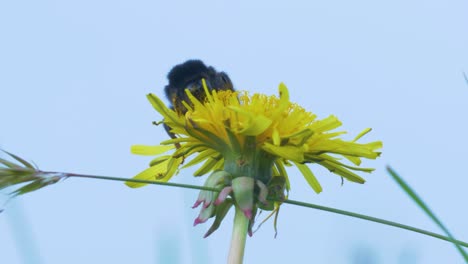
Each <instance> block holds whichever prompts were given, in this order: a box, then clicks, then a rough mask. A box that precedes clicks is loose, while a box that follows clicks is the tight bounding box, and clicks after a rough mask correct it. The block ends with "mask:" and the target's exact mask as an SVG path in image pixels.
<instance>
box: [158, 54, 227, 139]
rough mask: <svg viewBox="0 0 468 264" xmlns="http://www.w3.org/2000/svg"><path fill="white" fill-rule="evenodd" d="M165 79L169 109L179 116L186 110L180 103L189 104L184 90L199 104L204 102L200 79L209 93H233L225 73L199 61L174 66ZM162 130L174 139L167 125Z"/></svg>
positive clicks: (189, 61) (204, 97)
mask: <svg viewBox="0 0 468 264" xmlns="http://www.w3.org/2000/svg"><path fill="white" fill-rule="evenodd" d="M167 79H168V81H169V84H168V85H166V87H164V93H165V94H166V97H167V99H168V100H169V101H170V102H171V105H170V108H171V109H173V110H175V111H176V112H177V113H178V114H179V115H184V114H185V113H186V112H187V108H186V107H185V106H184V105H183V104H182V101H185V102H187V103H190V101H189V99H188V96H187V94H186V93H185V89H188V90H189V91H190V92H191V93H192V95H193V96H195V97H196V98H197V99H198V100H200V101H201V102H204V101H205V99H206V95H205V91H204V89H203V84H202V79H205V82H206V86H207V88H208V90H209V91H210V92H211V91H213V90H216V91H220V90H231V91H234V86H233V84H232V82H231V79H229V76H228V75H227V74H226V73H225V72H218V71H216V70H215V68H213V67H211V66H206V65H205V64H204V63H203V62H202V61H201V60H188V61H186V62H184V63H182V64H178V65H176V66H174V67H173V68H172V70H171V71H169V73H168V74H167ZM164 128H165V129H166V131H167V133H168V134H169V136H170V137H171V138H176V136H175V135H174V134H173V133H171V132H170V128H169V127H168V126H167V125H164Z"/></svg>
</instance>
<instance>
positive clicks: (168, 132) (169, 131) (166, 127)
mask: <svg viewBox="0 0 468 264" xmlns="http://www.w3.org/2000/svg"><path fill="white" fill-rule="evenodd" d="M164 129H165V130H166V132H167V134H168V135H169V136H170V137H171V138H172V139H176V138H177V136H176V135H175V134H174V133H172V132H171V128H170V127H169V126H168V125H166V124H164ZM174 145H175V146H176V149H179V148H180V143H175V144H174Z"/></svg>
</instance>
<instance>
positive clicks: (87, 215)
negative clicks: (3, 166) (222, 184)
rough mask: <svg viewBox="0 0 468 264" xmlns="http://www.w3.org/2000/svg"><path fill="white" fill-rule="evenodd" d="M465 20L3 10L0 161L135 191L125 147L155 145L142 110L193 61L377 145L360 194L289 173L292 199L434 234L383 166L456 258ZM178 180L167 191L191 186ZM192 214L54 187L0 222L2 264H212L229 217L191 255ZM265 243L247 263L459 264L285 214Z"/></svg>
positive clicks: (377, 9) (287, 11)
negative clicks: (403, 183) (425, 208)
mask: <svg viewBox="0 0 468 264" xmlns="http://www.w3.org/2000/svg"><path fill="white" fill-rule="evenodd" d="M467 8H468V3H467V2H466V1H450V0H448V1H378V2H376V1H326V2H323V1H322V2H318V1H316V2H311V1H303V2H300V1H296V2H290V3H283V1H256V2H253V1H237V2H235V3H233V2H228V1H194V2H188V1H187V2H183V1H172V2H168V1H164V2H163V1H161V2H159V1H2V2H0V36H1V41H0V89H1V99H2V100H1V104H0V113H1V114H2V121H1V122H2V126H1V129H0V147H1V148H3V149H6V150H8V151H11V152H14V153H17V154H19V155H21V156H23V157H25V158H27V159H29V160H33V161H34V162H35V163H36V164H38V165H39V166H40V167H41V168H42V169H44V170H55V171H73V172H77V173H87V174H98V175H111V176H120V177H131V176H133V175H134V174H136V173H137V172H139V171H140V170H142V169H144V168H145V167H146V166H147V162H148V161H149V160H148V159H146V158H144V157H139V156H133V155H131V154H130V151H129V148H130V146H131V145H132V144H137V143H139V144H157V143H158V142H160V141H161V140H162V139H164V138H165V137H166V135H165V132H164V131H163V129H162V128H161V127H154V126H152V125H151V121H153V120H158V119H159V118H160V117H159V116H158V115H157V114H156V113H155V112H154V111H153V110H152V108H151V107H150V105H149V104H148V103H147V101H146V98H145V94H147V93H149V92H153V93H156V94H158V95H161V96H162V95H163V91H162V89H163V87H164V85H165V84H166V74H167V72H168V71H169V70H170V69H171V67H172V66H173V65H175V64H178V63H181V62H183V61H185V60H186V59H191V58H199V59H203V60H204V61H205V62H206V63H207V64H210V65H213V66H214V67H215V68H217V69H219V70H223V71H226V72H227V73H229V75H230V77H231V79H232V80H233V82H234V84H235V86H236V88H237V89H242V90H249V91H252V92H261V93H267V94H276V93H277V86H278V84H279V83H280V82H284V83H285V84H286V85H287V86H288V87H289V89H290V96H291V100H292V101H295V102H297V103H299V104H301V105H303V106H304V107H305V108H307V109H309V110H311V111H313V112H315V113H317V114H318V115H319V117H326V116H328V115H329V114H335V115H337V116H338V117H339V118H340V119H341V120H342V121H343V127H344V128H345V129H346V130H348V131H349V132H350V135H349V138H352V137H353V135H355V134H357V133H358V132H360V131H361V130H362V129H363V128H366V127H372V128H373V132H372V133H371V134H370V135H368V136H367V137H366V139H367V140H369V141H371V140H382V141H383V142H384V149H383V155H382V157H381V158H380V159H378V160H377V161H369V162H366V163H365V164H364V165H366V166H374V167H376V168H377V170H376V171H375V172H374V173H373V174H371V175H365V177H366V179H367V182H366V184H364V185H357V184H352V183H345V185H344V186H340V179H339V177H336V176H334V175H331V174H330V173H328V172H327V171H325V170H322V169H320V168H317V167H316V166H312V169H313V170H314V171H315V174H316V175H317V177H318V179H319V180H320V182H321V183H322V186H323V187H324V191H323V193H321V194H320V195H316V194H315V193H313V191H312V190H311V189H310V188H309V187H308V185H307V183H306V182H305V180H304V179H303V178H302V177H301V176H300V175H299V173H298V172H295V173H294V172H291V174H292V176H293V175H297V177H291V178H292V191H291V196H290V198H292V199H296V200H303V201H307V202H311V203H317V204H321V205H325V206H332V207H337V208H341V209H345V210H350V211H355V212H359V213H364V214H369V215H372V216H376V217H381V218H385V219H389V220H394V221H398V222H402V223H405V224H409V225H414V226H417V227H420V228H425V229H429V230H434V231H437V232H438V229H437V228H436V226H435V225H434V224H433V223H432V222H431V221H430V220H429V219H427V217H425V215H424V214H423V213H422V212H421V211H420V210H419V209H418V208H417V207H416V206H415V205H414V204H413V203H412V202H411V201H410V200H409V198H407V197H406V196H405V194H404V193H403V192H402V191H401V190H400V189H399V188H398V187H397V185H396V184H395V183H394V182H393V181H392V180H391V179H390V177H389V176H388V175H387V174H386V172H385V166H386V165H388V164H390V165H392V166H393V167H394V168H395V169H396V170H397V171H398V172H399V173H400V174H401V175H402V176H403V177H404V178H405V179H406V180H407V181H408V183H410V184H411V185H412V186H413V187H414V188H415V189H416V190H417V192H418V193H419V194H420V195H421V196H422V197H424V198H425V200H426V201H427V202H428V203H429V204H430V205H431V207H432V208H433V209H434V211H435V212H436V213H437V215H438V216H440V217H441V218H442V220H443V221H444V222H445V223H446V224H447V225H448V226H449V228H450V229H451V230H452V231H453V233H454V234H455V235H456V236H457V237H459V238H460V239H462V240H465V241H466V240H468V228H466V223H467V221H468V215H467V213H466V212H465V210H463V209H462V208H464V207H465V206H466V202H465V201H466V196H467V195H466V191H465V190H466V186H468V177H466V176H467V175H466V170H465V167H464V165H465V164H466V162H467V157H466V148H467V147H468V139H467V138H466V136H465V134H466V131H467V130H468V125H467V122H466V120H467V119H466V113H467V112H468V104H467V103H466V102H467V101H468V84H467V83H466V82H465V80H464V78H463V71H466V72H468V50H467V48H466V47H468V34H467V33H468V32H467V25H468V16H466V10H468V9H467ZM190 173H191V172H190V171H185V172H183V173H181V174H180V175H178V176H177V177H175V178H174V181H176V182H189V183H196V184H201V182H202V181H201V179H194V178H193V177H192V176H191V174H190ZM196 196H197V192H195V191H187V190H179V189H173V188H168V187H158V186H150V187H145V188H141V189H129V188H127V187H126V186H124V185H123V184H121V183H118V182H103V181H97V180H79V179H69V180H66V181H64V182H62V183H61V184H58V185H55V186H52V187H49V188H47V189H44V190H41V191H39V192H36V193H33V194H30V195H26V196H24V197H21V198H19V199H17V200H15V201H14V202H12V203H11V204H10V205H9V206H8V207H7V210H6V211H5V212H4V213H2V214H1V215H0V234H1V235H0V245H1V247H2V250H1V252H2V261H4V262H5V263H25V262H22V260H23V258H24V257H25V256H24V252H25V251H24V250H25V248H29V250H31V248H36V251H37V252H38V253H37V256H36V257H35V256H34V255H31V256H32V257H31V256H29V257H30V259H29V260H26V262H27V263H161V262H162V259H164V257H168V256H166V255H167V254H172V253H173V252H180V254H176V255H172V257H171V256H169V257H168V258H170V259H172V260H174V263H175V262H178V263H191V262H192V258H195V261H196V260H197V259H198V260H200V261H201V259H204V260H205V261H206V260H207V259H208V260H210V261H211V263H223V262H224V261H225V258H226V256H227V251H228V245H229V239H230V233H231V224H232V221H231V220H230V218H232V217H233V214H232V215H231V217H230V216H228V217H227V218H228V221H226V222H225V223H224V224H223V225H222V227H221V228H220V229H219V230H218V231H217V232H216V233H215V234H214V235H212V236H211V237H209V238H208V239H203V238H202V235H203V234H204V232H205V230H206V229H207V228H209V225H201V226H197V227H195V228H193V227H192V221H193V219H194V218H195V217H196V216H197V214H198V211H197V210H192V209H190V206H191V205H192V203H193V201H194V200H195V199H196ZM273 236H274V231H273V228H272V223H271V222H270V223H267V224H265V225H264V226H263V227H262V229H260V231H259V232H257V233H256V234H255V235H254V237H253V238H249V239H248V241H247V249H246V255H245V260H246V263H259V262H260V261H261V262H266V263H268V262H270V263H281V262H285V261H294V262H295V263H310V262H315V263H324V262H327V263H362V262H359V261H358V260H362V258H366V257H367V258H369V259H371V260H374V261H375V262H370V263H442V262H444V263H462V259H461V257H460V256H459V255H458V253H457V252H456V250H455V249H454V247H453V246H451V245H450V244H448V243H446V242H442V241H439V240H435V239H432V238H428V237H424V236H422V235H418V234H413V233H409V232H406V231H402V230H398V229H394V228H391V227H387V226H382V225H378V224H373V223H368V222H364V221H361V220H356V219H351V218H347V217H343V216H337V215H332V214H329V213H325V212H320V211H315V210H307V209H304V208H297V207H292V206H284V207H282V209H281V214H280V218H279V234H278V237H277V238H276V239H274V238H273ZM15 241H20V242H19V245H21V246H20V247H18V243H17V242H15ZM29 252H30V251H29ZM171 252H172V253H171ZM165 254H166V255H165ZM27 257H28V256H26V258H27ZM32 259H34V260H35V261H36V262H31V261H33V260H32ZM405 259H406V260H405ZM28 261H29V262H28ZM200 261H198V262H200ZM353 261H354V262H353ZM405 261H406V262H405Z"/></svg>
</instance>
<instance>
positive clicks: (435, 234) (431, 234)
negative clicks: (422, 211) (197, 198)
mask: <svg viewBox="0 0 468 264" xmlns="http://www.w3.org/2000/svg"><path fill="white" fill-rule="evenodd" d="M43 173H49V172H43ZM50 173H57V172H50ZM64 175H66V177H78V178H88V179H100V180H111V181H123V182H125V181H128V182H137V183H147V184H155V185H166V186H172V187H182V188H190V189H196V190H207V191H214V192H219V191H220V190H219V189H216V188H209V187H204V186H196V185H188V184H179V183H170V182H158V181H150V180H138V179H129V178H118V177H109V176H96V175H83V174H75V173H64ZM278 202H282V203H286V204H292V205H298V206H302V207H308V208H313V209H317V210H322V211H327V212H331V213H335V214H341V215H346V216H350V217H354V218H360V219H363V220H368V221H371V222H376V223H379V224H384V225H389V226H393V227H398V228H401V229H406V230H409V231H413V232H416V233H420V234H423V235H427V236H431V237H434V238H438V239H441V240H445V241H448V242H452V243H455V244H458V245H460V246H463V247H466V248H468V243H467V242H464V241H461V240H453V241H452V240H451V239H450V238H449V237H446V236H443V235H439V234H437V233H433V232H430V231H426V230H423V229H419V228H416V227H412V226H408V225H404V224H400V223H396V222H392V221H388V220H384V219H380V218H376V217H372V216H367V215H362V214H357V213H353V212H349V211H344V210H340V209H335V208H330V207H325V206H321V205H316V204H310V203H304V202H299V201H294V200H284V201H278Z"/></svg>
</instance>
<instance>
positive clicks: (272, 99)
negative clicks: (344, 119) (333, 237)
mask: <svg viewBox="0 0 468 264" xmlns="http://www.w3.org/2000/svg"><path fill="white" fill-rule="evenodd" d="M205 92H206V101H199V100H198V99H197V98H195V97H194V96H193V95H192V94H190V92H189V91H187V94H188V97H189V99H190V102H184V105H185V106H186V108H187V109H188V111H187V113H186V114H185V115H178V113H177V112H175V111H174V110H172V109H169V108H168V107H167V106H166V105H165V104H164V103H163V102H162V101H161V100H160V99H159V98H158V97H157V96H155V95H153V94H149V95H148V96H147V97H148V99H149V101H150V102H151V104H152V105H153V107H154V108H155V109H156V111H158V112H159V113H160V114H161V115H162V116H163V117H164V121H163V122H164V123H165V124H166V125H167V126H169V127H170V128H171V132H172V133H174V134H176V135H178V138H176V139H170V140H166V141H163V142H161V145H158V146H142V145H136V146H133V147H132V152H133V153H135V154H141V155H160V154H162V153H164V152H167V151H169V150H173V149H175V151H174V152H173V153H172V154H171V155H164V156H159V157H157V158H156V159H154V160H153V161H152V162H151V163H150V168H148V169H147V170H145V171H143V172H142V173H140V174H138V175H137V176H136V177H135V178H138V179H146V180H149V179H151V180H159V181H168V180H169V179H170V178H171V177H172V176H173V175H174V174H175V173H176V172H177V171H178V169H179V168H185V167H189V166H192V165H195V164H198V163H201V162H204V163H203V165H202V166H201V167H200V168H199V169H198V170H197V171H196V172H195V175H196V176H200V175H204V174H206V173H208V172H210V171H213V170H218V169H223V168H225V169H226V166H231V165H228V164H227V162H226V161H227V160H231V161H233V163H234V162H235V163H237V165H238V166H239V167H242V166H244V165H249V164H242V163H243V162H245V161H246V159H243V158H242V157H243V156H245V155H248V153H250V152H255V153H256V155H260V157H263V158H264V159H265V160H267V161H268V162H266V163H265V164H263V165H265V166H267V167H268V169H266V170H262V171H260V172H259V171H257V172H256V173H257V174H258V175H255V176H254V177H255V178H256V179H260V180H261V181H262V182H263V183H264V184H267V183H268V181H270V180H271V178H272V177H274V176H281V177H284V178H285V182H286V188H287V189H289V180H288V175H287V173H286V170H285V166H289V165H291V164H293V165H295V166H296V167H297V168H298V169H299V171H300V172H301V173H302V175H303V176H304V177H305V179H306V180H307V182H308V183H309V184H310V186H311V187H312V188H313V189H314V191H315V192H317V193H319V192H321V191H322V187H321V186H320V184H319V182H318V181H317V179H316V178H315V176H314V174H313V173H312V171H311V170H310V168H309V167H308V163H316V164H319V165H321V166H323V167H325V168H327V169H328V170H330V171H331V172H332V173H335V174H337V175H339V176H341V177H343V178H345V179H347V180H349V181H352V182H357V183H364V179H363V178H361V177H360V176H358V175H357V174H356V173H355V172H354V171H363V172H371V171H372V170H373V169H370V168H361V167H358V166H359V165H360V163H361V158H368V159H375V158H376V157H378V156H379V154H380V152H377V151H376V150H378V149H380V148H381V147H382V142H380V141H376V142H371V143H366V144H362V143H357V142H356V141H357V140H358V139H359V138H361V137H362V136H363V135H364V134H366V133H368V132H369V131H370V129H366V130H364V131H363V132H361V133H360V134H359V135H358V136H357V137H356V138H355V139H354V140H352V141H345V140H342V139H340V138H339V136H340V135H342V134H344V133H346V132H343V131H338V132H337V131H334V130H335V129H336V128H338V127H339V126H341V122H340V121H339V120H338V119H337V118H336V117H335V116H333V115H331V116H329V117H327V118H325V119H322V120H318V119H317V117H316V115H314V114H312V113H310V112H307V111H306V110H305V109H304V108H302V107H301V106H299V105H297V104H295V103H292V102H290V101H289V93H288V89H287V88H286V86H285V85H284V84H280V85H279V97H276V96H267V95H263V94H254V95H251V96H250V95H249V94H248V93H247V92H233V91H213V92H212V93H210V92H208V90H207V89H206V87H205ZM176 143H178V145H180V147H179V148H175V145H174V144H176ZM191 156H193V159H191V160H190V161H189V162H187V163H186V164H184V165H183V166H182V164H183V163H185V160H187V159H188V158H189V157H191ZM342 158H344V159H346V160H348V161H349V162H351V163H352V164H354V165H355V166H351V165H349V164H345V163H343V162H342ZM250 165H251V164H250ZM259 166H260V167H261V166H262V165H259ZM247 167H248V166H247ZM241 174H242V173H241ZM127 184H128V185H129V186H131V187H139V186H142V185H144V184H139V183H127Z"/></svg>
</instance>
